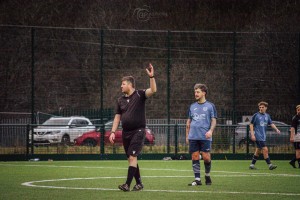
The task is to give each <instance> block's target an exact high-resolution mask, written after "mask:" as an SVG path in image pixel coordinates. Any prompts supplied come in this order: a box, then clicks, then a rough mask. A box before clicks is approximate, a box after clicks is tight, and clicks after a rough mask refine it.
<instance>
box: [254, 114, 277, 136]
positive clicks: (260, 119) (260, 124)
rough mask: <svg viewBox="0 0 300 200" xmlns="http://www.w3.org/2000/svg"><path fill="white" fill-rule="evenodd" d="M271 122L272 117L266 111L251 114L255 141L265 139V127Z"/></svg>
mask: <svg viewBox="0 0 300 200" xmlns="http://www.w3.org/2000/svg"><path fill="white" fill-rule="evenodd" d="M272 123H273V122H272V119H271V117H270V115H269V114H268V113H265V114H262V113H260V112H257V113H255V114H254V115H253V117H252V120H251V124H253V126H254V132H255V133H254V135H255V138H256V141H266V132H267V127H268V125H270V124H272Z"/></svg>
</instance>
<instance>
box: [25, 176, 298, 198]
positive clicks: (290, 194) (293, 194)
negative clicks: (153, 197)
mask: <svg viewBox="0 0 300 200" xmlns="http://www.w3.org/2000/svg"><path fill="white" fill-rule="evenodd" d="M186 177H189V176H143V178H186ZM113 178H115V179H119V178H121V179H124V178H125V177H90V178H69V179H52V180H40V181H31V182H25V183H22V184H21V185H23V186H28V187H38V188H49V189H68V190H98V191H99V190H100V191H117V190H118V189H112V188H81V187H62V186H45V185H35V183H45V182H59V181H74V180H93V179H113ZM143 191H144V192H168V193H214V194H215V193H217V194H245V195H280V196H300V193H279V192H237V191H216V190H214V191H198V190H197V191H195V190H143Z"/></svg>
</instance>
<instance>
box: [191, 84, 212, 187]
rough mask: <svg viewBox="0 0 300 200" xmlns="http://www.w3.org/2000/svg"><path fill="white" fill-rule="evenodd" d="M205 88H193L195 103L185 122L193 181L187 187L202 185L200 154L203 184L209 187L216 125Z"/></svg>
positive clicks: (200, 85)
mask: <svg viewBox="0 0 300 200" xmlns="http://www.w3.org/2000/svg"><path fill="white" fill-rule="evenodd" d="M207 90H208V89H207V87H206V85H204V84H196V85H195V86H194V92H195V99H196V102H195V103H193V104H192V105H190V108H189V112H188V119H187V122H186V143H187V144H189V151H190V153H191V155H192V167H193V171H194V176H195V180H194V181H193V182H192V183H190V184H188V185H189V186H198V185H202V182H201V178H200V160H199V159H200V152H202V158H203V160H204V166H205V183H206V185H211V184H212V181H211V178H210V169H211V155H210V150H211V142H212V134H213V131H214V129H215V127H216V124H217V120H216V119H217V111H216V108H215V105H214V104H213V103H211V102H209V101H207V100H206V94H207Z"/></svg>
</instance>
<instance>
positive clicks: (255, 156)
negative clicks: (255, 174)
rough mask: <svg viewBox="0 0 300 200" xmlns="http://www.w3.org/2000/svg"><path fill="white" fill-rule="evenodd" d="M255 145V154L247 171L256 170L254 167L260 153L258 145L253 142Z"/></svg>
mask: <svg viewBox="0 0 300 200" xmlns="http://www.w3.org/2000/svg"><path fill="white" fill-rule="evenodd" d="M255 143H256V148H255V152H254V154H253V157H252V161H251V164H250V166H249V169H256V167H255V163H256V161H257V159H258V157H259V155H260V153H261V147H260V143H259V142H258V141H255Z"/></svg>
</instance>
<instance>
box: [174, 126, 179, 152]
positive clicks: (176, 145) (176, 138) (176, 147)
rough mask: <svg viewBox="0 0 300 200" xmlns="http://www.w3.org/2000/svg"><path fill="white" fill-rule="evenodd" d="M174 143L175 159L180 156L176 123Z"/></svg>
mask: <svg viewBox="0 0 300 200" xmlns="http://www.w3.org/2000/svg"><path fill="white" fill-rule="evenodd" d="M174 134H175V135H174V136H175V137H174V142H175V157H177V154H178V124H177V123H176V124H175V127H174Z"/></svg>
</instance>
